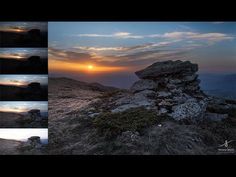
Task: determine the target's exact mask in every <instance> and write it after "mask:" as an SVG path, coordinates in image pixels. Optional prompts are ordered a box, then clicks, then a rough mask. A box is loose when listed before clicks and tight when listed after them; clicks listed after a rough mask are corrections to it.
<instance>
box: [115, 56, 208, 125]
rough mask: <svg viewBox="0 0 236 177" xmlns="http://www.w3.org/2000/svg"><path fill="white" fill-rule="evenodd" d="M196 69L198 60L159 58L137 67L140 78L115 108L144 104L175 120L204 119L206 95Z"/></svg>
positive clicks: (123, 109)
mask: <svg viewBox="0 0 236 177" xmlns="http://www.w3.org/2000/svg"><path fill="white" fill-rule="evenodd" d="M197 71H198V65H197V64H192V63H190V62H189V61H185V62H183V61H179V60H178V61H165V62H156V63H154V64H152V65H151V66H149V67H147V68H145V69H143V70H141V71H137V72H136V75H137V76H138V77H139V78H140V80H138V81H136V82H135V83H134V84H133V85H132V86H131V88H130V91H131V94H129V95H128V96H127V95H123V96H122V97H121V98H119V99H117V100H115V102H114V105H115V108H114V109H113V110H112V112H122V111H125V110H127V109H129V108H135V107H145V108H146V109H153V110H155V111H156V112H157V115H163V114H165V115H168V116H170V117H172V118H173V119H175V120H183V119H189V120H191V121H198V120H202V119H203V117H204V113H205V112H206V107H207V97H206V96H205V95H204V93H203V92H202V91H201V90H200V87H199V83H200V80H199V79H198V75H197V74H196V72H197Z"/></svg>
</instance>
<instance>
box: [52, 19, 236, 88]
mask: <svg viewBox="0 0 236 177" xmlns="http://www.w3.org/2000/svg"><path fill="white" fill-rule="evenodd" d="M48 27H49V71H50V74H52V75H65V76H73V77H74V78H77V79H80V80H84V81H90V82H94V81H96V82H100V83H103V84H109V85H114V86H119V83H120V81H121V80H124V79H126V81H127V78H132V79H131V80H135V78H136V76H135V75H134V74H133V73H134V72H135V71H137V70H139V69H143V68H145V67H147V66H148V65H150V64H152V63H154V62H156V61H164V60H190V61H192V62H194V63H197V64H198V65H199V72H200V73H233V72H235V68H236V22H50V23H49V25H48ZM94 73H96V74H94ZM136 79H137V78H136ZM107 80H110V81H112V80H113V81H112V82H111V83H110V81H109V82H108V81H107ZM127 82H128V81H127ZM121 87H122V86H121Z"/></svg>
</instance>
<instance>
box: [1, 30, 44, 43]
mask: <svg viewBox="0 0 236 177" xmlns="http://www.w3.org/2000/svg"><path fill="white" fill-rule="evenodd" d="M0 36H1V41H0V46H1V47H47V45H48V40H47V39H48V36H47V32H39V33H38V34H37V35H34V34H33V35H32V34H31V33H29V32H27V33H15V32H5V31H0Z"/></svg>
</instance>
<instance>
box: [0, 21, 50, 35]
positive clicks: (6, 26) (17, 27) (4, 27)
mask: <svg viewBox="0 0 236 177" xmlns="http://www.w3.org/2000/svg"><path fill="white" fill-rule="evenodd" d="M30 29H40V30H41V31H42V32H46V31H47V22H0V31H5V32H16V33H21V32H27V31H29V30H30Z"/></svg>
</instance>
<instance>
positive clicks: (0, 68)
mask: <svg viewBox="0 0 236 177" xmlns="http://www.w3.org/2000/svg"><path fill="white" fill-rule="evenodd" d="M0 63H1V65H0V73H1V74H47V73H48V61H47V59H46V58H42V59H40V60H39V61H38V62H31V61H29V60H28V58H25V59H21V60H17V59H12V58H0Z"/></svg>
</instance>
